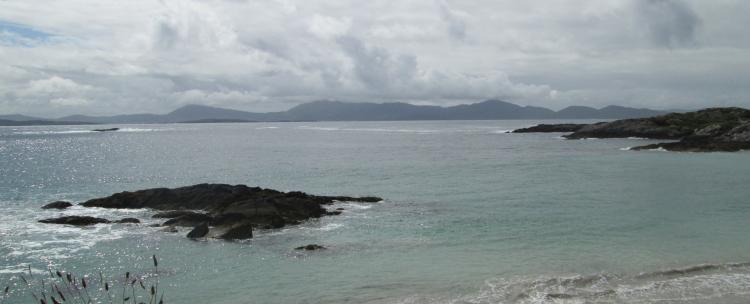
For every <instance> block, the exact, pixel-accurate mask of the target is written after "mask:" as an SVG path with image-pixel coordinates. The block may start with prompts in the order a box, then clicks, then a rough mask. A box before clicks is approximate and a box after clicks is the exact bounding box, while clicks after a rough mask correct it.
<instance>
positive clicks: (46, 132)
mask: <svg viewBox="0 0 750 304" xmlns="http://www.w3.org/2000/svg"><path fill="white" fill-rule="evenodd" d="M169 130H174V129H162V128H159V129H156V128H120V129H119V130H117V131H109V132H106V133H110V132H115V133H132V132H156V131H169ZM88 133H104V132H98V131H94V130H40V131H22V130H18V129H14V132H13V134H15V135H55V134H88Z"/></svg>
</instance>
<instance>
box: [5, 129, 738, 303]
mask: <svg viewBox="0 0 750 304" xmlns="http://www.w3.org/2000/svg"><path fill="white" fill-rule="evenodd" d="M557 122H562V121H524V120H500V121H403V122H283V123H234V124H158V125H112V126H109V125H108V126H95V127H96V128H108V127H117V128H120V129H119V130H118V131H114V132H93V131H91V129H92V128H94V127H92V126H34V127H0V289H2V288H4V287H5V286H9V289H8V293H7V294H4V295H3V297H2V300H1V302H2V303H3V304H5V303H35V300H34V298H33V297H32V296H31V295H30V291H29V290H28V288H33V287H29V286H27V285H25V284H24V283H23V282H22V280H21V275H24V276H25V277H26V278H29V277H33V276H37V277H39V276H42V277H43V276H45V275H46V276H49V274H48V273H49V272H50V270H52V271H63V272H64V273H66V272H71V273H76V274H79V275H81V276H84V275H85V276H88V277H89V278H90V279H89V282H90V283H89V284H93V283H91V281H97V280H98V279H96V278H97V277H99V276H100V274H101V275H102V277H107V278H110V277H111V278H119V277H121V276H122V275H123V274H124V273H125V272H129V273H131V274H132V276H139V275H141V276H151V277H153V276H156V275H158V280H159V290H161V291H162V292H163V293H164V303H227V304H228V303H378V304H381V303H382V304H385V303H460V304H464V303H467V304H468V303H471V304H475V303H476V304H479V303H748V302H750V152H739V153H674V152H664V151H631V150H628V148H629V147H633V146H638V145H645V144H650V143H654V141H652V140H647V139H639V138H625V139H589V140H566V139H563V138H562V137H561V135H563V134H562V133H540V134H509V133H508V131H510V130H513V129H516V128H521V127H527V126H531V125H535V124H538V123H557ZM566 122H579V123H585V122H590V121H566ZM198 183H226V184H246V185H249V186H260V187H264V188H272V189H277V190H282V191H304V192H308V193H311V194H318V195H348V196H365V195H367V196H378V197H382V198H383V199H384V200H383V201H382V202H379V203H351V202H337V203H335V204H334V205H333V206H330V208H344V211H343V213H342V214H341V215H338V216H326V217H322V218H320V219H314V220H309V221H306V222H303V223H302V224H300V225H296V226H287V227H285V228H283V229H277V230H256V231H255V237H254V238H253V239H251V240H247V241H240V242H227V241H221V240H213V239H209V240H197V241H194V240H190V239H188V238H186V237H185V234H186V233H187V232H188V231H189V228H188V229H184V228H183V229H180V230H179V232H177V233H169V232H164V231H161V229H162V228H160V227H151V224H156V223H159V222H160V221H159V220H157V219H153V218H151V216H152V215H153V214H154V211H152V210H147V209H142V210H107V209H100V208H83V207H80V206H74V207H72V208H69V209H67V210H63V211H59V210H42V209H40V207H41V206H42V205H44V204H46V203H49V202H52V201H57V200H67V201H71V202H75V203H79V202H83V201H86V200H88V199H92V198H96V197H102V196H108V195H111V194H113V193H117V192H121V191H133V190H138V189H146V188H156V187H179V186H187V185H193V184H198ZM61 215H90V216H97V217H104V218H108V219H118V218H123V217H135V218H139V219H140V220H141V221H143V223H142V224H139V225H133V224H99V225H95V226H90V227H84V228H80V227H72V226H63V225H52V224H42V223H39V222H37V221H38V220H40V219H44V218H50V217H57V216H61ZM307 244H319V245H322V246H325V247H326V248H327V249H325V250H318V251H300V250H295V249H294V248H296V247H298V246H303V245H307ZM153 255H156V256H157V258H158V261H159V265H158V270H154V266H153V265H152V256H153ZM29 272H31V274H29ZM98 288H101V286H99V287H98ZM103 302H104V303H109V302H108V301H103ZM145 302H148V300H146V301H145ZM115 303H120V302H119V300H116V301H115Z"/></svg>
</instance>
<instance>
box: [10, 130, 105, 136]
mask: <svg viewBox="0 0 750 304" xmlns="http://www.w3.org/2000/svg"><path fill="white" fill-rule="evenodd" d="M95 132H96V131H92V130H64V131H57V130H46V131H16V132H13V134H16V135H49V134H84V133H95Z"/></svg>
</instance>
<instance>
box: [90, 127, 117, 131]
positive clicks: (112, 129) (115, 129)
mask: <svg viewBox="0 0 750 304" xmlns="http://www.w3.org/2000/svg"><path fill="white" fill-rule="evenodd" d="M117 130H120V128H107V129H93V130H91V131H94V132H111V131H117Z"/></svg>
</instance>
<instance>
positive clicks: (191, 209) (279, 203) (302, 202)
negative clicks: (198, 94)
mask: <svg viewBox="0 0 750 304" xmlns="http://www.w3.org/2000/svg"><path fill="white" fill-rule="evenodd" d="M381 200H382V199H380V198H378V197H349V196H317V195H310V194H306V193H303V192H281V191H276V190H271V189H263V188H258V187H248V186H245V185H226V184H198V185H193V186H188V187H181V188H174V189H169V188H154V189H146V190H139V191H134V192H120V193H116V194H113V195H111V196H108V197H103V198H96V199H92V200H89V201H86V202H84V203H82V204H81V205H82V206H84V207H101V208H118V209H140V208H150V209H154V210H162V212H158V213H156V214H154V215H153V218H162V219H167V220H166V221H165V222H164V223H163V224H162V226H167V227H175V226H182V227H193V229H192V231H190V233H189V234H188V237H190V238H203V237H215V238H220V239H226V240H240V239H248V238H252V236H253V229H273V228H282V227H284V226H286V225H295V224H299V223H300V222H302V221H304V220H307V219H310V218H319V217H321V216H327V215H338V214H341V211H340V210H336V211H328V210H327V209H326V208H324V206H325V205H331V204H333V203H334V202H335V201H350V202H372V203H374V202H379V201H381ZM84 218H85V219H84ZM124 220H128V221H127V222H131V220H130V219H123V220H121V221H119V222H122V221H124ZM41 222H43V223H54V224H71V225H81V223H91V224H95V223H109V222H110V221H108V220H106V219H97V218H90V217H62V218H57V219H46V220H42V221H41ZM170 231H174V229H170Z"/></svg>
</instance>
